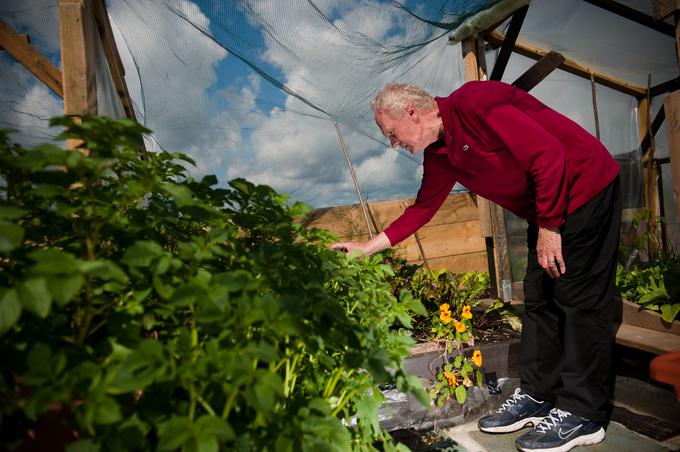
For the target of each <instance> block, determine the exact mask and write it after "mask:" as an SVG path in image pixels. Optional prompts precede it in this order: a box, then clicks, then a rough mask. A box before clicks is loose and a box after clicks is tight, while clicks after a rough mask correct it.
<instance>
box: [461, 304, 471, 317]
mask: <svg viewBox="0 0 680 452" xmlns="http://www.w3.org/2000/svg"><path fill="white" fill-rule="evenodd" d="M460 315H461V317H463V318H464V319H468V320H470V319H471V318H472V312H470V306H468V305H465V306H463V312H462V313H461V314H460Z"/></svg>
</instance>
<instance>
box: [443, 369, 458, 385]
mask: <svg viewBox="0 0 680 452" xmlns="http://www.w3.org/2000/svg"><path fill="white" fill-rule="evenodd" d="M444 378H446V380H447V381H448V382H449V386H455V384H456V376H455V375H454V374H452V373H451V372H449V371H448V370H447V371H445V372H444Z"/></svg>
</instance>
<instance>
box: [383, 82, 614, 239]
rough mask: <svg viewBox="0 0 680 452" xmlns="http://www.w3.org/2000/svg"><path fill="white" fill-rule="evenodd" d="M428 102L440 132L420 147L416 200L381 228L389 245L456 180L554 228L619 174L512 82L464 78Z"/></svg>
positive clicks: (595, 144) (579, 132)
mask: <svg viewBox="0 0 680 452" xmlns="http://www.w3.org/2000/svg"><path fill="white" fill-rule="evenodd" d="M435 100H436V102H437V104H438V106H439V112H440V115H441V118H442V121H443V123H444V137H442V138H440V140H439V141H437V142H435V143H432V144H431V145H430V146H428V147H427V148H426V149H425V151H424V154H425V155H424V161H423V170H424V172H423V180H422V182H421V185H420V189H419V190H418V196H417V197H416V202H415V203H414V204H413V205H412V206H410V207H408V208H407V209H406V210H405V211H404V213H403V214H402V215H401V216H400V217H399V218H397V219H396V220H395V221H394V222H393V223H392V224H390V225H389V226H388V227H387V228H386V229H385V231H384V232H385V234H386V235H387V237H388V238H389V239H390V243H391V244H392V245H395V244H396V243H399V242H401V241H402V240H404V239H405V238H407V237H408V236H409V235H411V234H413V233H414V232H415V231H417V230H418V229H419V228H421V227H422V226H424V225H425V224H426V223H427V222H428V221H430V219H431V218H432V217H433V216H434V214H435V213H436V212H437V210H438V209H439V207H441V205H442V203H443V202H444V200H445V199H446V197H447V196H448V194H449V193H450V192H451V189H452V188H453V185H454V184H455V183H456V182H460V183H461V184H462V185H463V186H465V188H467V189H468V190H470V191H473V192H475V193H477V194H478V195H480V196H483V197H484V198H486V199H489V200H491V201H493V202H495V203H496V204H499V205H501V206H503V207H505V208H506V209H508V210H510V211H511V212H513V213H514V214H515V215H517V216H520V217H522V218H526V219H527V220H529V221H535V222H536V223H537V224H538V225H539V226H543V227H557V226H559V225H561V224H562V223H563V222H564V219H565V217H566V216H567V214H569V213H571V212H573V211H574V210H576V209H578V208H579V207H581V206H582V205H583V204H585V203H586V202H588V201H589V200H591V199H592V198H593V197H594V196H595V195H597V194H598V193H599V192H600V191H601V190H602V189H604V188H605V187H606V186H607V185H608V184H609V183H610V182H611V181H612V180H614V178H615V177H616V175H617V174H618V173H619V164H618V163H617V162H616V160H614V158H613V157H612V156H611V155H610V154H609V152H608V151H607V149H606V148H605V147H604V146H603V145H602V143H600V142H599V141H598V140H597V139H596V138H595V137H593V136H592V135H591V134H590V133H588V132H587V131H586V130H585V129H583V128H582V127H581V126H579V125H578V124H576V123H575V122H574V121H572V120H570V119H569V118H567V117H565V116H563V115H561V114H560V113H557V112H556V111H555V110H552V109H550V108H549V107H547V106H545V105H544V104H542V103H541V102H539V101H538V100H537V99H536V98H534V97H532V96H531V95H529V94H527V93H526V92H524V91H522V90H520V89H517V88H514V87H513V86H510V85H507V84H505V83H501V82H495V81H483V82H468V83H466V84H464V85H463V86H462V87H460V88H459V89H457V90H456V91H454V92H453V93H452V94H451V95H450V96H449V97H436V98H435Z"/></svg>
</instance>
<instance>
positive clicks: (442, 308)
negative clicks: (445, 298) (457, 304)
mask: <svg viewBox="0 0 680 452" xmlns="http://www.w3.org/2000/svg"><path fill="white" fill-rule="evenodd" d="M449 309H451V305H450V304H448V303H444V304H442V305H440V306H439V310H440V311H441V312H448V310H449Z"/></svg>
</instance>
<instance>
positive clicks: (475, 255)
mask: <svg viewBox="0 0 680 452" xmlns="http://www.w3.org/2000/svg"><path fill="white" fill-rule="evenodd" d="M412 203H413V199H398V200H389V201H379V202H372V203H369V204H368V207H369V210H370V213H371V217H372V219H373V221H374V223H375V224H376V226H377V227H374V231H375V230H376V229H377V231H378V232H379V231H381V230H383V229H384V228H385V227H387V226H388V225H389V224H390V223H391V222H392V221H394V220H395V219H396V218H397V217H398V216H399V215H401V213H402V212H403V211H404V209H405V208H406V206H408V205H410V204H412ZM478 212H479V211H478V209H477V205H476V201H475V198H474V195H471V194H469V193H453V194H450V195H449V196H448V198H447V199H446V201H445V202H444V204H443V205H442V207H441V208H440V209H439V211H438V212H437V214H436V215H435V216H434V217H433V218H432V220H430V222H429V223H428V224H427V225H425V226H424V227H422V228H421V229H420V230H419V231H418V236H419V238H420V241H421V244H422V246H423V250H424V252H425V256H426V257H427V260H428V262H429V264H430V267H431V268H432V269H441V268H446V269H448V270H450V271H452V272H464V271H488V268H487V258H486V244H485V241H484V238H483V237H482V236H481V234H480V229H479V228H480V223H479V213H478ZM304 222H305V224H306V225H308V226H309V227H317V228H322V229H328V230H330V231H331V232H333V233H334V234H335V235H337V236H338V238H339V239H340V240H342V241H346V240H357V241H360V240H368V233H367V231H366V224H365V222H364V220H363V217H362V215H361V211H360V208H359V205H358V204H356V205H351V206H338V207H327V208H322V209H316V210H314V211H313V212H311V213H310V214H309V215H308V216H307V218H306V219H305V221H304ZM397 249H398V250H399V252H400V253H401V255H402V256H403V257H404V258H406V259H407V260H408V261H409V262H412V263H418V264H422V262H423V258H422V255H421V252H420V249H419V248H418V244H417V242H416V240H415V238H414V236H411V237H409V238H407V239H406V240H404V241H403V242H402V243H400V244H399V245H397Z"/></svg>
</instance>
